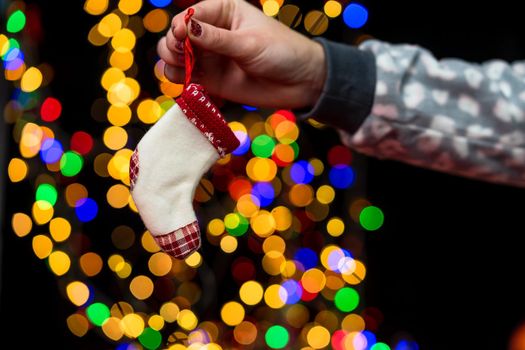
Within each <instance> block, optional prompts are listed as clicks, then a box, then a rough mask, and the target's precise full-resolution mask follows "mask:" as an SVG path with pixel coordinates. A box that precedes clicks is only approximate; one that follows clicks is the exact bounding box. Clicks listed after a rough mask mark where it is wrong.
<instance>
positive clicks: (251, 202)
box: [237, 193, 260, 218]
mask: <svg viewBox="0 0 525 350" xmlns="http://www.w3.org/2000/svg"><path fill="white" fill-rule="evenodd" d="M259 208H260V205H259V200H258V199H257V197H255V196H254V195H252V194H249V193H247V194H244V195H242V196H241V197H240V198H239V199H238V200H237V211H238V212H239V213H240V214H242V216H244V217H246V218H250V217H252V216H253V215H255V214H257V212H258V211H259Z"/></svg>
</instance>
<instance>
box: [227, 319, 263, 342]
mask: <svg viewBox="0 0 525 350" xmlns="http://www.w3.org/2000/svg"><path fill="white" fill-rule="evenodd" d="M233 337H234V338H235V340H236V341H237V342H238V343H239V344H242V345H249V344H252V343H253V342H254V341H255V339H257V327H255V325H254V324H253V323H251V322H248V321H243V322H241V323H240V324H238V325H237V326H236V327H235V329H234V330H233Z"/></svg>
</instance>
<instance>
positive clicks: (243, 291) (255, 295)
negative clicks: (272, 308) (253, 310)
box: [239, 281, 264, 305]
mask: <svg viewBox="0 0 525 350" xmlns="http://www.w3.org/2000/svg"><path fill="white" fill-rule="evenodd" d="M263 294H264V290H263V287H262V285H261V284H260V283H259V282H257V281H247V282H244V283H243V284H242V286H241V288H240V289H239V296H240V297H241V300H242V302H243V303H245V304H246V305H256V304H258V303H259V302H260V301H261V300H262V298H263Z"/></svg>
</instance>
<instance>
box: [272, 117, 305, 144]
mask: <svg viewBox="0 0 525 350" xmlns="http://www.w3.org/2000/svg"><path fill="white" fill-rule="evenodd" d="M298 137H299V128H298V127H297V124H295V123H294V122H292V121H290V120H284V121H282V122H280V123H279V124H278V125H277V127H276V128H275V138H276V139H277V140H279V142H280V143H283V144H285V145H288V144H291V143H292V142H294V141H295V140H297V138H298Z"/></svg>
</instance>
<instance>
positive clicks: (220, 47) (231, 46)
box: [188, 19, 242, 58]
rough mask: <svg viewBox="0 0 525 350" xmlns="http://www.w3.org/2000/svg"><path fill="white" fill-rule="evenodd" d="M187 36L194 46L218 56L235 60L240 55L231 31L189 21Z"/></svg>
mask: <svg viewBox="0 0 525 350" xmlns="http://www.w3.org/2000/svg"><path fill="white" fill-rule="evenodd" d="M188 35H189V37H190V39H191V42H192V43H193V44H194V45H196V46H198V47H200V48H202V49H205V50H208V51H211V52H214V53H217V54H219V55H224V56H228V57H231V58H237V57H239V56H240V55H241V54H242V50H241V45H240V42H239V40H236V37H237V34H235V32H232V31H231V30H227V29H223V28H219V27H215V26H213V25H211V24H208V23H204V22H198V21H196V20H194V19H191V20H190V23H188Z"/></svg>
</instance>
